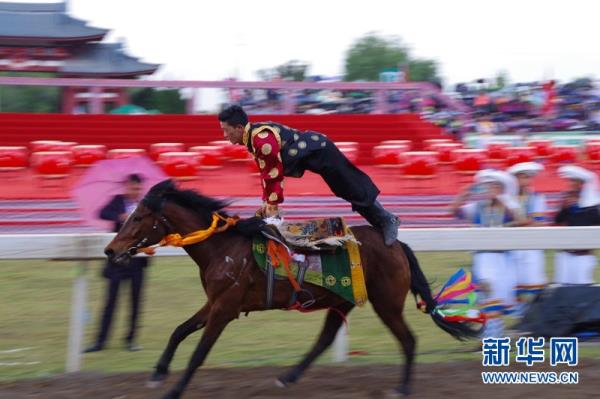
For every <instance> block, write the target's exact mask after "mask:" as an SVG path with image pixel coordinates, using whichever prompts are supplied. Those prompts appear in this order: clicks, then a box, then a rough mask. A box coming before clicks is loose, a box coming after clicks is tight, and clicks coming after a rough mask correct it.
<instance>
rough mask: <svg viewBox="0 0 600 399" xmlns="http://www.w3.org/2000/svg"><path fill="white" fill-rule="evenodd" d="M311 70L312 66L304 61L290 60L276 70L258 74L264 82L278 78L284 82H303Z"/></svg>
mask: <svg viewBox="0 0 600 399" xmlns="http://www.w3.org/2000/svg"><path fill="white" fill-rule="evenodd" d="M309 68H310V64H308V63H306V62H304V61H299V60H290V61H288V62H286V63H284V64H281V65H278V66H276V67H274V68H266V69H260V70H258V71H257V72H256V74H257V75H258V76H259V78H260V79H262V80H272V79H273V78H274V77H275V76H278V77H280V78H281V79H283V80H292V81H296V82H301V81H303V80H304V78H305V77H306V74H307V72H308V70H309Z"/></svg>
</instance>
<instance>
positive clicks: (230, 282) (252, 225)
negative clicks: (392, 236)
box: [105, 180, 477, 398]
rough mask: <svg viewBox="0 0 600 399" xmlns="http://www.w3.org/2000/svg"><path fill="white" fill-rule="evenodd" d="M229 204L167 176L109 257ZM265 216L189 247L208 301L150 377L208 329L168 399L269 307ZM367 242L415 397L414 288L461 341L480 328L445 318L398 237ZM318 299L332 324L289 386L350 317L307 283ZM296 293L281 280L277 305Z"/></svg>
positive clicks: (287, 378)
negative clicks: (262, 256) (243, 323)
mask: <svg viewBox="0 0 600 399" xmlns="http://www.w3.org/2000/svg"><path fill="white" fill-rule="evenodd" d="M225 206H227V204H226V203H224V202H221V201H218V200H215V199H212V198H208V197H204V196H201V195H199V194H197V193H196V192H194V191H183V190H178V189H177V188H176V187H175V186H174V184H173V183H172V182H171V181H169V180H167V181H164V182H161V183H159V184H157V185H155V186H154V187H153V188H152V189H151V190H150V191H149V192H148V193H147V194H146V196H145V197H144V199H143V200H142V202H141V203H140V205H139V206H138V207H137V209H136V210H135V211H134V212H133V214H131V216H130V217H129V218H128V219H127V221H126V222H125V224H124V225H123V227H122V228H121V231H119V233H118V234H117V236H116V237H115V238H114V239H113V240H112V241H111V242H110V244H108V246H107V247H106V249H105V253H106V255H107V256H108V257H109V258H110V259H111V260H113V261H114V262H117V263H121V264H126V263H127V262H128V261H129V259H131V256H133V255H135V254H136V253H137V252H138V250H139V249H140V248H142V247H146V246H149V245H153V244H156V243H158V242H159V241H160V240H161V238H163V237H164V236H166V235H167V234H169V233H175V232H177V233H180V234H181V235H184V234H188V233H191V232H194V231H198V230H201V229H206V228H207V227H208V226H209V225H210V221H211V218H212V215H213V214H215V213H220V214H221V215H224V213H223V212H222V211H221V210H222V209H223V208H224V207H225ZM261 222H262V221H261V220H260V219H258V218H251V219H247V220H243V221H240V222H238V224H237V225H236V226H235V227H233V228H229V229H227V230H226V231H223V232H220V233H218V234H214V235H212V236H211V237H210V238H208V239H206V240H205V241H202V242H200V243H197V244H193V245H189V246H186V247H185V251H186V252H187V253H188V254H189V255H190V256H191V257H192V259H194V261H195V262H196V263H197V264H198V266H199V267H200V279H201V281H202V285H203V287H204V290H205V291H206V295H207V298H208V301H207V303H206V304H205V305H204V306H203V307H202V308H201V309H200V310H198V312H197V313H196V314H194V315H193V316H192V317H190V318H189V319H188V320H187V321H185V322H183V323H182V324H181V325H179V326H178V327H177V328H176V329H175V331H173V333H172V334H171V337H170V339H169V343H168V344H167V347H166V348H165V350H164V352H163V354H162V356H161V357H160V359H159V361H158V363H157V364H156V369H155V372H154V373H153V375H152V377H151V381H154V382H160V381H162V380H164V379H165V378H166V376H167V375H168V372H169V364H170V362H171V360H172V358H173V355H174V354H175V350H176V349H177V346H178V345H179V343H180V342H181V341H183V340H184V339H185V338H186V337H187V336H188V335H190V334H191V333H193V332H194V331H197V330H200V329H201V328H204V332H203V334H202V338H201V339H200V342H199V343H198V346H197V347H196V349H195V351H194V353H193V355H192V357H191V359H190V361H189V364H188V366H187V369H186V370H185V372H184V373H183V376H182V377H181V379H180V380H179V381H178V382H177V384H176V385H175V387H174V388H173V389H172V390H171V391H169V393H168V394H167V395H166V396H165V398H179V397H180V396H181V394H182V392H183V391H184V389H185V387H186V386H187V384H188V383H189V381H190V379H191V378H192V375H193V373H194V372H195V371H196V369H197V368H198V367H199V366H201V365H202V363H203V362H204V360H205V359H206V356H207V355H208V353H209V351H210V349H211V348H212V346H213V345H214V343H215V342H216V340H217V339H218V338H219V336H220V334H221V333H222V332H223V330H224V329H225V327H226V326H227V324H228V323H229V322H230V321H232V320H234V319H236V318H238V317H239V315H240V313H245V312H254V311H260V310H268V309H267V305H266V302H267V301H266V295H265V292H266V285H267V279H266V277H265V274H264V273H263V272H262V271H261V270H260V269H259V268H258V266H257V265H256V263H255V261H254V257H253V255H252V248H251V246H252V238H251V236H252V234H256V233H257V232H258V228H257V226H260V223H261ZM352 232H353V233H354V235H355V236H356V238H357V239H358V241H360V242H361V245H360V255H361V257H362V262H363V268H364V273H365V281H366V286H367V291H368V297H369V300H370V301H371V304H372V305H373V308H374V309H375V312H376V313H377V315H378V316H379V317H380V318H381V320H382V321H383V322H384V323H385V325H386V326H387V327H388V328H389V329H390V331H391V332H392V334H393V335H394V336H395V337H396V338H397V339H398V341H399V342H400V344H401V345H402V348H403V350H404V354H405V357H406V363H405V366H404V373H403V374H404V375H403V379H402V382H401V384H400V385H399V386H398V387H397V388H396V391H397V392H398V393H402V394H408V392H409V383H410V377H411V370H412V365H413V359H414V355H415V338H414V336H413V335H412V333H411V331H410V329H409V328H408V326H407V325H406V322H405V320H404V318H403V316H402V311H403V308H404V300H405V298H406V296H407V293H408V291H409V289H410V290H411V291H412V292H413V294H414V295H415V298H416V295H417V294H418V295H419V296H420V297H421V298H422V299H423V301H424V302H425V304H426V312H427V313H430V315H431V317H432V318H433V320H434V322H435V323H436V324H437V325H438V326H439V327H441V328H442V329H444V330H445V331H447V332H448V333H450V334H451V335H453V336H454V337H456V338H459V339H460V338H466V337H474V336H476V334H477V332H476V331H474V330H472V329H470V328H468V327H467V326H464V325H462V324H459V323H451V322H447V321H445V320H444V319H443V318H442V317H441V316H440V315H439V314H437V313H436V312H435V311H434V309H435V306H436V303H435V301H434V300H433V298H432V295H431V291H430V288H429V285H428V283H427V281H426V279H425V276H424V275H423V272H422V271H421V269H420V267H419V264H418V262H417V259H416V258H415V255H414V253H413V252H412V250H411V249H410V248H409V247H408V246H407V245H406V244H404V243H401V242H397V243H395V244H394V245H392V246H391V247H386V246H385V245H384V242H383V238H382V236H381V234H380V233H379V232H377V230H375V229H374V228H372V227H370V226H359V227H354V228H352ZM306 288H307V290H309V291H310V293H311V294H312V297H313V298H314V300H315V302H314V304H312V305H311V306H310V309H328V311H327V316H326V318H325V325H324V326H323V330H322V331H321V334H320V336H319V338H318V339H317V342H316V343H315V344H314V345H313V347H312V348H311V350H310V351H309V352H308V353H307V354H306V356H305V357H304V359H303V360H302V361H301V362H300V363H299V364H298V365H296V366H295V367H293V368H292V369H291V370H289V371H288V372H287V373H284V374H283V375H282V376H280V377H279V378H278V380H277V383H278V385H280V386H286V385H288V384H291V383H294V382H296V381H297V380H298V379H299V378H300V376H301V375H302V374H303V372H304V371H305V370H306V369H307V368H308V367H309V366H310V365H311V363H312V362H313V361H314V360H315V359H316V358H317V357H318V356H319V355H320V354H321V353H323V351H324V350H325V349H327V347H329V346H330V345H331V343H332V342H333V340H334V338H335V336H336V332H337V331H338V329H339V328H340V326H341V325H342V323H343V319H344V318H345V317H346V315H347V314H348V313H349V312H350V311H351V310H352V308H353V307H354V305H353V304H352V303H350V302H347V301H346V300H344V299H342V298H341V297H339V296H337V295H336V294H334V293H332V292H330V291H328V290H326V289H324V288H322V287H318V286H315V285H311V284H306ZM292 293H293V290H292V286H291V284H290V283H289V282H288V281H283V280H276V283H275V287H274V294H273V300H272V305H271V308H272V309H285V308H288V306H289V303H290V297H291V295H292Z"/></svg>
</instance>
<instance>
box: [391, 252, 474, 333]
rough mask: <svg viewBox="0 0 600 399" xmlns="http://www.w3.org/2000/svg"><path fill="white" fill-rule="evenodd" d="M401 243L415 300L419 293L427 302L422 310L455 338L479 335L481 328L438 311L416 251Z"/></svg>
mask: <svg viewBox="0 0 600 399" xmlns="http://www.w3.org/2000/svg"><path fill="white" fill-rule="evenodd" d="M400 245H402V249H403V250H404V253H405V254H406V258H407V259H408V265H409V267H410V291H411V292H412V293H413V295H414V296H415V300H417V295H419V296H420V297H421V299H422V300H423V302H425V309H421V310H423V311H424V312H425V313H429V315H430V316H431V318H432V319H433V322H434V323H435V324H436V325H437V326H438V327H439V328H441V329H442V330H444V331H446V332H447V333H448V334H450V335H452V336H453V337H454V338H457V339H459V340H463V339H466V338H476V337H478V336H479V330H476V329H473V328H470V327H469V326H468V325H466V324H463V323H459V322H451V321H448V320H446V319H444V317H443V316H442V315H441V314H439V313H438V312H436V307H437V303H436V302H435V299H433V295H432V294H431V288H430V287H429V283H428V282H427V279H426V278H425V274H423V270H421V266H419V261H418V260H417V257H416V256H415V253H414V252H413V250H412V249H411V248H410V247H409V246H408V245H407V244H405V243H403V242H400ZM417 303H418V302H417Z"/></svg>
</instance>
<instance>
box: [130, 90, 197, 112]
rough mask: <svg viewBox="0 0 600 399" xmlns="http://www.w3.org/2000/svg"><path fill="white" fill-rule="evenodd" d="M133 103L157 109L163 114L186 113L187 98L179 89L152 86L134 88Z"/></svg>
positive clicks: (131, 96)
mask: <svg viewBox="0 0 600 399" xmlns="http://www.w3.org/2000/svg"><path fill="white" fill-rule="evenodd" d="M130 102H131V104H135V105H138V106H140V107H144V108H145V109H147V110H157V111H159V112H160V113H162V114H185V112H186V109H185V108H186V105H185V100H184V99H182V98H181V94H180V93H179V90H156V89H151V88H144V89H135V90H132V92H131V95H130Z"/></svg>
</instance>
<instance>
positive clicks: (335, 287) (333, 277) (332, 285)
mask: <svg viewBox="0 0 600 399" xmlns="http://www.w3.org/2000/svg"><path fill="white" fill-rule="evenodd" d="M338 219H340V223H339V224H336V223H337V222H335V223H330V222H327V223H326V224H325V225H324V224H323V223H322V220H316V221H314V220H311V221H308V222H306V226H308V227H302V223H293V225H294V226H295V227H293V228H292V229H291V230H290V231H294V232H297V233H298V234H297V235H298V236H305V237H312V238H317V239H316V240H310V241H309V242H313V243H314V242H316V241H318V240H322V239H323V238H326V237H325V235H326V234H330V233H324V231H325V230H317V229H315V227H316V226H322V227H323V226H330V227H333V226H334V225H335V226H339V229H338V230H337V233H336V237H347V236H349V237H350V238H347V239H345V240H343V241H342V242H339V243H338V244H337V245H336V246H334V247H333V248H331V249H329V250H326V251H319V252H310V253H308V254H304V255H299V254H294V253H292V252H291V250H289V249H288V248H286V247H285V246H283V245H282V244H281V243H279V242H277V241H273V240H270V239H268V238H266V237H264V236H256V237H255V238H254V240H253V243H252V252H253V254H254V258H255V259H256V262H257V263H258V266H259V267H260V268H261V270H263V271H264V272H265V273H267V274H268V270H267V269H268V267H269V265H275V268H274V272H275V277H278V278H280V279H281V278H286V279H290V282H291V283H292V285H295V282H296V281H298V282H300V283H302V282H308V283H311V284H314V285H318V286H320V287H324V288H327V289H328V290H330V291H332V292H334V293H336V294H337V295H339V296H341V297H342V298H344V299H346V300H347V301H349V302H352V303H354V304H356V305H358V306H362V305H364V304H365V303H366V302H367V290H366V285H365V278H364V274H363V268H362V263H361V259H360V252H359V249H358V243H357V241H356V239H355V238H354V236H353V235H352V232H351V231H350V229H349V228H348V227H347V226H346V224H345V223H344V221H343V219H341V218H338ZM329 220H331V219H329ZM290 225H292V224H288V226H290ZM318 237H320V238H318ZM270 241H271V242H270ZM330 242H331V241H330ZM274 248H275V250H273V249H274ZM274 252H276V253H274ZM282 254H283V255H282ZM281 256H284V257H286V262H285V263H288V265H289V266H288V267H284V266H283V265H281V263H282V262H280V259H277V258H280V257H281ZM287 268H289V271H288V270H286V269H287ZM290 274H291V275H292V276H290ZM292 279H295V280H296V281H291V280H292Z"/></svg>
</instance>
